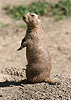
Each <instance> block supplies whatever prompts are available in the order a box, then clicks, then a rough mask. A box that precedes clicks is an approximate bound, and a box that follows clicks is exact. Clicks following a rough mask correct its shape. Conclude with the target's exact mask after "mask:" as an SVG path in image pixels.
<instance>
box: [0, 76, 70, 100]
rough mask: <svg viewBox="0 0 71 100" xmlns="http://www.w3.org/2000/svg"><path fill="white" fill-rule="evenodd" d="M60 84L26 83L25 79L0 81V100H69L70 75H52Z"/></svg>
mask: <svg viewBox="0 0 71 100" xmlns="http://www.w3.org/2000/svg"><path fill="white" fill-rule="evenodd" d="M53 76H54V77H55V78H57V79H59V80H60V82H61V84H60V85H57V84H56V85H49V84H48V83H44V82H43V83H36V84H29V83H28V84H26V83H25V81H19V82H16V81H14V82H9V81H5V82H3V83H0V87H1V88H0V89H1V92H0V100H71V77H68V76H67V77H66V76H62V75H53Z"/></svg>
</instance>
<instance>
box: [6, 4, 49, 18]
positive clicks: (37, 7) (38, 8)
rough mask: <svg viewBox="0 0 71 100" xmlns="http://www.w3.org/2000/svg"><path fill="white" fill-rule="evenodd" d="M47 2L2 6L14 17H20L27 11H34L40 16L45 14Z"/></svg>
mask: <svg viewBox="0 0 71 100" xmlns="http://www.w3.org/2000/svg"><path fill="white" fill-rule="evenodd" d="M47 5H48V4H47V2H44V3H43V2H32V3H31V4H30V5H20V6H16V7H15V6H14V7H13V6H11V5H8V6H7V7H4V9H5V10H7V12H6V14H8V15H11V17H13V18H15V19H22V16H23V15H24V14H26V13H28V12H33V13H36V14H38V15H40V16H42V15H44V14H47Z"/></svg>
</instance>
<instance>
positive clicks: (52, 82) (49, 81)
mask: <svg viewBox="0 0 71 100" xmlns="http://www.w3.org/2000/svg"><path fill="white" fill-rule="evenodd" d="M45 82H48V83H49V84H51V85H55V84H58V85H60V84H61V83H60V82H59V81H56V80H53V79H50V78H47V79H46V80H45Z"/></svg>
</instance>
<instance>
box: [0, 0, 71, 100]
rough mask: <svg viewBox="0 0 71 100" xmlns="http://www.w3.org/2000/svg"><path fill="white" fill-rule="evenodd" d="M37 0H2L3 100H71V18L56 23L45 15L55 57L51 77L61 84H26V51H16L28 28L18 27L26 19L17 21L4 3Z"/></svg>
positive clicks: (0, 85) (0, 69)
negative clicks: (6, 12) (7, 12)
mask: <svg viewBox="0 0 71 100" xmlns="http://www.w3.org/2000/svg"><path fill="white" fill-rule="evenodd" d="M31 1H34V0H27V2H26V0H18V1H17V0H0V22H2V23H3V24H4V25H6V24H7V27H2V28H1V27H0V100H71V19H69V18H68V19H63V20H61V21H59V22H55V21H54V18H53V17H50V18H49V17H47V16H43V17H41V19H42V27H43V30H44V33H45V34H46V38H47V43H48V48H49V51H50V54H51V57H52V70H51V78H55V79H58V80H60V82H61V85H49V84H48V83H36V84H26V83H25V82H24V81H23V80H24V79H25V68H26V67H25V65H26V64H27V61H26V52H25V49H23V50H22V51H20V52H17V51H16V50H17V48H18V47H19V46H20V42H21V39H22V38H23V37H24V35H25V31H26V29H24V28H19V27H18V25H19V24H21V23H23V21H16V20H14V19H12V18H11V17H9V16H8V15H6V14H5V11H4V10H3V9H2V8H3V7H4V6H6V5H8V4H11V5H20V4H22V3H25V4H28V3H30V2H31Z"/></svg>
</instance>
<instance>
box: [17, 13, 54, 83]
mask: <svg viewBox="0 0 71 100" xmlns="http://www.w3.org/2000/svg"><path fill="white" fill-rule="evenodd" d="M23 20H24V21H25V22H26V24H27V31H26V35H25V37H24V38H23V39H22V43H21V47H20V48H19V49H18V50H21V49H23V48H24V47H26V57H27V61H28V64H27V67H26V77H27V81H29V82H33V83H34V82H42V81H45V82H46V81H47V82H55V81H54V80H52V79H50V78H49V77H50V71H51V57H50V54H49V52H48V46H47V41H46V39H45V36H44V32H43V30H42V27H41V19H40V17H39V16H38V15H36V14H34V13H28V14H26V15H24V17H23Z"/></svg>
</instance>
